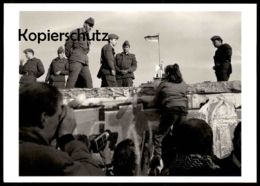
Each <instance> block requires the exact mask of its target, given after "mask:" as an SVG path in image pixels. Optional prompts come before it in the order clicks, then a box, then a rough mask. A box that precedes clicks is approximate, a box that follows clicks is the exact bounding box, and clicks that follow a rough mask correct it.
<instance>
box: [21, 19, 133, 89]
mask: <svg viewBox="0 0 260 186" xmlns="http://www.w3.org/2000/svg"><path fill="white" fill-rule="evenodd" d="M94 22H95V21H94V19H93V18H92V17H90V18H88V19H87V20H85V22H84V25H83V27H82V28H79V29H75V30H73V31H72V32H71V36H72V37H71V38H70V39H68V40H67V41H66V43H65V48H63V46H60V47H59V48H58V50H57V53H58V57H56V58H55V59H53V60H52V62H51V64H50V67H49V70H48V73H47V75H46V78H45V82H46V83H49V84H51V85H53V86H55V87H57V88H93V83H92V76H91V72H90V69H89V58H88V53H89V50H90V41H89V40H87V39H86V37H83V36H84V34H88V33H89V32H90V31H91V29H92V28H93V26H94ZM78 31H79V32H78ZM118 39H119V37H118V36H117V35H116V34H109V35H108V43H107V44H106V45H105V46H103V48H102V49H101V65H100V69H99V71H98V74H97V77H98V78H101V87H116V86H119V87H130V86H133V79H135V76H134V71H136V69H137V61H136V57H135V55H134V54H131V53H130V52H129V51H130V43H129V41H127V40H126V41H125V42H124V43H123V45H122V47H123V52H121V53H118V54H116V53H115V50H114V47H115V46H116V44H117V40H118ZM24 53H25V56H26V58H27V62H26V63H25V64H24V63H23V61H22V60H21V61H20V67H19V72H20V74H21V75H22V77H21V79H20V85H23V84H27V83H31V82H35V81H36V80H37V78H39V77H41V76H42V75H43V74H44V73H45V69H44V66H43V64H42V62H41V60H40V59H38V58H36V57H34V51H33V50H32V49H30V48H28V49H25V50H24ZM115 54H116V55H115ZM66 75H68V79H67V82H66V79H65V76H66Z"/></svg>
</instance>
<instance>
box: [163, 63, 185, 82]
mask: <svg viewBox="0 0 260 186" xmlns="http://www.w3.org/2000/svg"><path fill="white" fill-rule="evenodd" d="M165 76H166V78H167V79H168V80H169V82H172V83H181V82H182V81H183V79H182V75H181V71H180V67H179V65H178V64H174V65H168V66H166V68H165Z"/></svg>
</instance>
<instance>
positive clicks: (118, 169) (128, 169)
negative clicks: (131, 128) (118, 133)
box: [112, 139, 136, 176]
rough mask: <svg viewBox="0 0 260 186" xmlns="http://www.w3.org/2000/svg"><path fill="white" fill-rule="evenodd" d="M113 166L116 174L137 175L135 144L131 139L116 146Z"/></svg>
mask: <svg viewBox="0 0 260 186" xmlns="http://www.w3.org/2000/svg"><path fill="white" fill-rule="evenodd" d="M112 166H113V175H114V176H135V171H136V154H135V144H134V142H133V141H132V140H131V139H125V140H123V141H121V142H120V143H119V144H118V145H117V146H116V149H115V152H114V155H113V160H112Z"/></svg>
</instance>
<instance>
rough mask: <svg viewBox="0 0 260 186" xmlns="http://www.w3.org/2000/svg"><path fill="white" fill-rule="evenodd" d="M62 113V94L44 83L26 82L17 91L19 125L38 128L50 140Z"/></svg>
mask: <svg viewBox="0 0 260 186" xmlns="http://www.w3.org/2000/svg"><path fill="white" fill-rule="evenodd" d="M61 114H62V95H61V93H60V92H59V91H58V89H57V88H55V87H53V86H51V85H48V84H45V83H32V84H26V85H24V86H22V87H21V88H20V91H19V127H20V128H38V129H41V130H43V131H44V132H45V134H46V137H47V138H48V139H49V140H51V139H53V138H54V137H55V136H54V135H55V132H56V129H57V127H58V124H59V121H60V116H61Z"/></svg>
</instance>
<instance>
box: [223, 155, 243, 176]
mask: <svg viewBox="0 0 260 186" xmlns="http://www.w3.org/2000/svg"><path fill="white" fill-rule="evenodd" d="M218 164H219V165H220V167H221V175H223V176H241V166H240V162H239V161H238V160H237V159H236V157H235V156H234V154H233V153H231V154H230V155H229V156H228V157H226V158H223V159H220V160H219V162H218Z"/></svg>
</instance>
